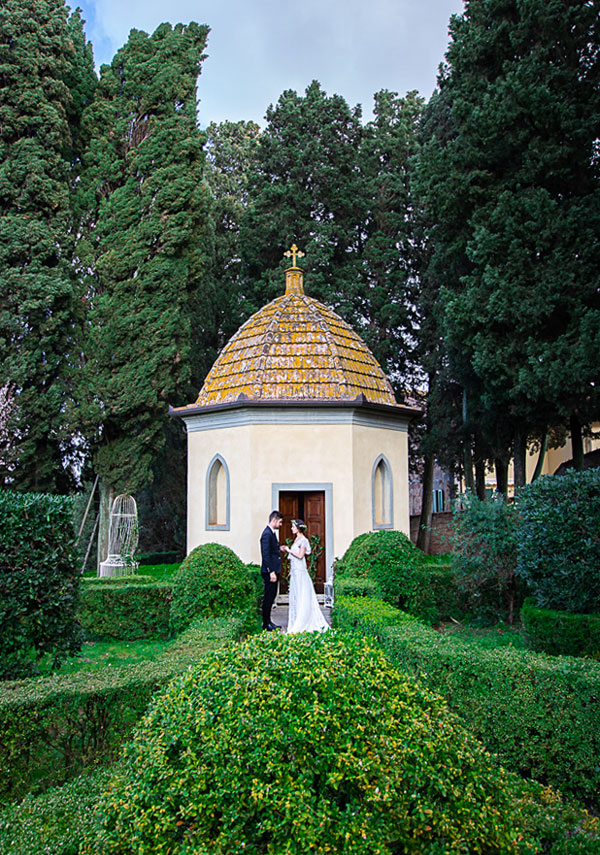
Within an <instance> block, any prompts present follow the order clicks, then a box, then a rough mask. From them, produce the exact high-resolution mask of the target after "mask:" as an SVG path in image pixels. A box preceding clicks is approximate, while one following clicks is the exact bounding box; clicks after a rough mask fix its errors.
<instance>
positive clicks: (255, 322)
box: [194, 258, 396, 407]
mask: <svg viewBox="0 0 600 855" xmlns="http://www.w3.org/2000/svg"><path fill="white" fill-rule="evenodd" d="M294 260H295V258H294ZM361 394H362V395H364V396H365V398H366V399H367V401H370V402H372V403H377V404H387V405H388V406H396V399H395V397H394V392H393V389H392V387H391V385H390V383H389V381H388V379H387V377H386V376H385V374H384V373H383V371H382V369H381V366H380V365H379V363H378V362H377V361H376V359H375V357H374V356H373V354H372V353H371V351H370V350H369V348H368V347H367V346H366V344H365V343H364V341H363V340H362V339H361V338H360V336H358V335H357V334H356V333H355V332H354V330H353V329H352V327H350V326H349V325H348V324H347V323H346V322H345V321H343V320H342V318H340V317H339V315H336V313H335V312H333V311H332V310H331V309H329V308H327V306H324V305H323V304H322V303H319V302H317V300H313V299H312V298H311V297H307V296H306V295H305V294H304V290H303V287H302V271H301V270H300V268H298V267H295V266H294V267H291V268H289V269H288V270H286V291H285V294H284V295H283V296H282V297H278V298H277V299H276V300H273V302H271V303H269V304H268V305H266V306H264V308H262V309H261V310H260V311H258V312H256V314H254V315H252V317H251V318H249V320H247V321H246V323H245V324H244V325H243V326H242V327H240V329H239V330H238V331H237V333H236V334H235V335H234V336H233V338H231V340H230V341H229V342H228V343H227V344H226V345H225V347H224V348H223V350H222V351H221V354H220V355H219V357H218V358H217V360H216V362H215V363H214V365H213V367H212V368H211V370H210V372H209V373H208V376H207V377H206V381H205V383H204V386H203V387H202V390H201V392H200V394H199V395H198V400H197V401H196V404H195V405H194V406H201V407H208V406H214V405H215V404H227V403H231V402H233V401H237V400H238V398H239V397H240V395H241V396H243V397H246V398H249V399H251V400H260V401H269V400H273V401H287V400H289V401H292V400H299V399H300V400H328V401H349V400H354V399H355V398H356V397H357V396H358V395H361ZM242 399H243V398H242Z"/></svg>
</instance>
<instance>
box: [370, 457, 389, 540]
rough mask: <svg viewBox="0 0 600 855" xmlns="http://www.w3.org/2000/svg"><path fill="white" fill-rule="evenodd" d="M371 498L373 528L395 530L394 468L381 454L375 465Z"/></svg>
mask: <svg viewBox="0 0 600 855" xmlns="http://www.w3.org/2000/svg"><path fill="white" fill-rule="evenodd" d="M371 496H372V500H371V501H372V505H373V528H374V529H376V528H393V525H394V489H393V483H392V467H391V466H390V464H389V463H388V460H387V458H386V457H385V455H383V454H380V455H379V457H378V458H377V459H376V460H375V463H374V464H373V473H372V476H371Z"/></svg>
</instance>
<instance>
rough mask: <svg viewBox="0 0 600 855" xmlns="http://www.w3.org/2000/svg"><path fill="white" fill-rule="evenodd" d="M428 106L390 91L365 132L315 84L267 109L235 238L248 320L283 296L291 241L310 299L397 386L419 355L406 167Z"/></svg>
mask: <svg viewBox="0 0 600 855" xmlns="http://www.w3.org/2000/svg"><path fill="white" fill-rule="evenodd" d="M421 107H422V103H421V99H420V98H419V97H418V96H417V95H416V93H409V94H408V95H407V96H406V97H405V98H399V97H398V96H397V94H396V93H392V92H387V91H385V90H384V91H382V92H379V93H377V95H375V106H374V113H375V118H374V119H373V121H372V122H369V123H368V124H367V125H365V126H363V125H362V124H361V121H360V116H361V111H360V108H359V107H355V108H350V107H349V106H348V104H347V103H346V101H345V100H344V99H343V98H342V97H341V96H339V95H331V96H328V95H327V94H326V93H325V92H324V91H323V90H322V88H321V87H320V85H319V83H318V82H317V81H313V82H312V83H311V84H310V86H309V87H308V88H307V89H306V92H305V93H304V95H298V93H297V92H295V91H293V90H287V91H285V92H284V93H283V94H282V95H281V97H280V98H279V101H278V102H277V104H276V105H275V106H274V107H273V106H272V107H270V108H269V109H268V110H267V125H266V127H265V129H264V131H263V132H262V133H261V136H260V145H259V147H258V151H257V163H256V167H255V169H254V170H253V171H251V172H250V178H249V185H248V197H249V204H248V207H247V210H246V213H245V216H244V217H243V219H242V223H241V230H240V247H241V252H242V259H243V260H244V261H245V264H246V269H247V276H248V277H249V280H250V282H249V283H248V284H249V286H251V287H248V289H247V293H246V294H244V295H242V296H243V297H244V298H245V299H246V300H247V311H248V313H249V312H251V311H255V310H256V309H258V308H259V307H260V306H261V305H263V304H264V303H265V301H266V299H273V298H274V297H277V296H279V295H280V294H281V289H282V283H283V281H284V277H283V272H282V268H283V267H285V266H286V264H285V262H284V260H283V258H282V254H283V251H284V250H285V249H287V247H289V246H290V245H291V244H292V243H293V242H295V243H297V244H298V245H299V246H300V248H301V249H302V250H303V251H304V252H305V253H306V258H305V259H304V261H303V262H302V263H303V265H304V266H305V269H306V276H305V287H306V291H307V293H308V294H310V296H311V297H314V298H316V299H318V300H321V301H322V302H323V303H326V304H328V305H330V306H332V307H333V308H334V309H335V310H336V311H337V312H339V313H340V314H341V315H342V317H344V319H345V320H347V321H348V322H349V323H350V324H352V326H353V327H354V328H355V329H356V331H357V332H358V333H360V335H361V336H362V337H363V338H364V339H365V341H366V342H367V344H368V345H369V347H370V348H371V350H372V351H373V353H374V355H375V357H376V358H377V359H378V360H379V361H380V363H381V364H382V365H383V367H384V370H386V371H387V373H388V374H389V375H390V377H391V379H392V382H396V385H397V386H401V385H402V383H403V382H405V379H406V369H407V365H408V363H409V359H410V352H411V347H412V345H411V340H410V339H411V333H412V328H413V318H412V311H411V305H412V302H411V299H410V294H411V293H412V291H411V289H412V285H413V283H412V281H411V278H410V272H411V267H410V260H409V256H410V253H411V249H412V232H411V230H410V208H411V202H410V194H409V188H408V167H409V162H410V158H411V157H412V155H413V154H414V152H415V145H416V143H415V140H416V125H417V121H418V117H419V115H420V111H421Z"/></svg>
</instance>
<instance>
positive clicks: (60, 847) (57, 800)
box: [0, 766, 116, 855]
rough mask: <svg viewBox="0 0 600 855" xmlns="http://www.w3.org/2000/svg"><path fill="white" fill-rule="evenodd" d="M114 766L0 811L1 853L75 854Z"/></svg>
mask: <svg viewBox="0 0 600 855" xmlns="http://www.w3.org/2000/svg"><path fill="white" fill-rule="evenodd" d="M115 771H116V767H115V766H112V767H109V768H100V769H96V770H94V771H93V772H92V771H88V772H87V774H84V775H81V776H80V777H78V778H75V779H74V780H73V781H69V783H67V784H63V786H62V787H52V788H51V789H49V790H47V791H46V792H45V793H42V794H41V795H32V794H30V795H28V796H26V797H25V799H24V800H23V801H22V802H20V803H19V804H14V805H10V806H8V807H5V808H4V809H3V810H0V852H3V853H6V855H8V853H10V855H42V853H43V855H78V853H79V848H80V846H81V841H82V840H83V838H84V836H85V835H86V834H89V833H90V831H91V830H92V828H93V816H94V808H95V806H96V803H97V801H98V794H99V793H101V792H103V791H104V790H105V789H106V788H107V786H108V784H109V782H110V779H111V778H113V777H114V775H115Z"/></svg>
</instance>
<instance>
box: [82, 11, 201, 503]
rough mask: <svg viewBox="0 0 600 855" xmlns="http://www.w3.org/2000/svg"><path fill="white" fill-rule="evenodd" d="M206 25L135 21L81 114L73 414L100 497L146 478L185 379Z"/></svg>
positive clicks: (196, 252) (194, 272)
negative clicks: (78, 325)
mask: <svg viewBox="0 0 600 855" xmlns="http://www.w3.org/2000/svg"><path fill="white" fill-rule="evenodd" d="M207 33H208V28H207V27H205V26H199V25H197V24H194V23H191V24H189V25H185V26H184V25H181V24H178V25H177V26H176V27H174V28H172V27H171V26H170V25H169V24H162V25H161V26H160V27H158V29H157V30H156V31H155V33H154V34H153V35H151V36H148V35H147V34H146V33H143V32H141V31H138V30H132V31H131V34H130V37H129V40H128V42H127V44H126V45H125V46H124V47H123V48H121V49H120V50H119V51H118V53H117V54H116V56H115V58H114V59H113V61H112V63H111V65H110V66H108V65H106V66H103V67H102V69H101V78H100V83H99V87H98V90H97V93H96V98H95V100H94V103H93V104H92V105H91V107H90V108H89V109H88V110H86V111H85V113H84V119H83V126H84V134H85V139H86V149H85V153H84V158H83V164H84V172H83V178H82V181H81V191H80V200H79V204H80V208H81V210H82V211H84V212H86V217H85V219H84V221H83V226H82V237H81V239H80V241H79V244H78V257H79V263H80V267H81V269H84V270H85V269H87V270H89V271H91V273H90V275H89V276H88V277H87V279H86V294H85V300H86V302H87V305H88V315H87V320H86V325H85V327H84V337H83V339H82V358H83V365H82V371H81V382H80V387H79V390H80V394H79V401H80V407H79V412H78V414H77V418H78V419H79V422H80V424H81V425H82V428H83V430H84V431H85V433H86V435H87V437H88V440H89V442H90V445H91V449H92V452H93V458H94V466H95V468H96V471H97V472H98V473H99V474H100V476H101V478H102V481H103V496H104V497H105V499H108V498H109V497H110V496H111V495H112V493H113V492H114V491H115V490H117V491H126V492H135V491H137V490H139V489H141V488H143V487H145V486H146V485H147V484H149V483H150V482H151V480H152V474H153V464H154V461H155V458H156V455H157V453H158V452H159V450H160V449H161V448H162V446H163V445H164V441H165V424H166V418H167V405H168V403H169V402H175V403H179V400H180V399H181V398H182V397H183V395H184V390H186V389H187V383H188V381H189V372H190V335H191V333H190V328H191V323H192V319H191V317H190V311H189V308H190V302H191V300H192V298H193V295H194V292H195V290H196V289H197V288H198V287H200V284H201V273H202V257H201V246H202V242H203V230H204V227H205V221H206V207H207V202H206V192H205V189H204V186H203V182H202V171H203V166H204V152H203V144H204V136H203V135H202V134H201V132H200V131H199V129H198V126H197V123H196V80H197V76H198V74H199V72H200V67H201V62H202V60H203V58H204V56H203V53H202V51H203V49H204V46H205V43H206V37H207ZM107 504H108V502H105V503H104V517H105V516H106V506H107Z"/></svg>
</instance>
